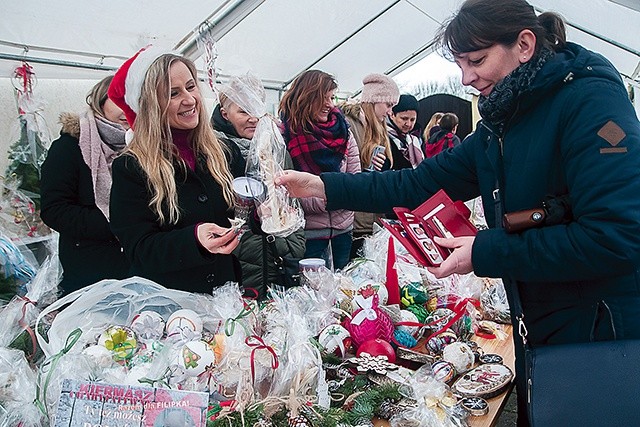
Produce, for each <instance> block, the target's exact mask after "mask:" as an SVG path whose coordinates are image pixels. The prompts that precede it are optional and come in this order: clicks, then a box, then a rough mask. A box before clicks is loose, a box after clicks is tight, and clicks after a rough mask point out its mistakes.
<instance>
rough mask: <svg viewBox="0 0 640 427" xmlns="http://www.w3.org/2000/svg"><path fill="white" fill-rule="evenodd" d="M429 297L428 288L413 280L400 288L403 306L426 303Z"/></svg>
mask: <svg viewBox="0 0 640 427" xmlns="http://www.w3.org/2000/svg"><path fill="white" fill-rule="evenodd" d="M428 299H429V294H428V292H427V289H426V288H425V287H424V286H423V285H422V284H421V283H417V282H411V283H409V284H408V285H406V286H403V287H402V288H401V289H400V302H401V303H402V306H403V307H408V306H410V305H413V304H417V305H424V304H425V303H426V302H427V300H428Z"/></svg>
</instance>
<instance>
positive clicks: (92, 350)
mask: <svg viewBox="0 0 640 427" xmlns="http://www.w3.org/2000/svg"><path fill="white" fill-rule="evenodd" d="M82 354H84V355H86V356H89V359H90V360H91V361H92V362H93V363H94V364H95V365H96V366H97V367H99V368H108V367H110V366H112V365H114V363H113V355H112V353H111V351H110V350H107V348H106V347H105V346H104V345H90V346H89V347H87V348H85V349H84V350H82Z"/></svg>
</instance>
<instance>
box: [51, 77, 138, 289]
mask: <svg viewBox="0 0 640 427" xmlns="http://www.w3.org/2000/svg"><path fill="white" fill-rule="evenodd" d="M112 78H113V76H109V77H107V78H105V79H103V80H102V81H100V82H99V83H98V84H97V85H96V86H94V87H93V89H92V90H91V92H90V93H89V95H88V96H87V103H88V104H89V107H90V109H89V110H88V111H87V112H86V113H83V114H81V115H76V114H69V113H64V114H62V115H61V116H60V122H61V123H62V131H61V132H60V138H58V139H57V140H55V141H54V142H53V144H52V145H51V148H50V149H49V153H48V155H47V159H46V160H45V161H44V163H43V165H42V180H41V181H42V184H41V185H42V190H41V198H42V211H41V217H42V220H43V221H44V222H45V224H47V225H48V226H49V227H51V228H52V229H54V230H56V231H57V232H58V233H60V240H59V257H60V262H61V264H62V268H63V276H62V282H61V283H60V287H61V288H62V289H63V291H64V292H66V293H68V292H72V291H74V290H76V289H80V288H82V287H84V286H87V285H90V284H92V283H95V282H97V281H100V280H102V279H122V278H125V277H127V275H128V272H129V263H128V262H127V260H126V258H125V256H124V253H123V252H122V248H121V247H120V243H118V240H117V239H116V237H115V236H114V235H113V233H112V232H111V229H110V228H109V220H108V215H109V191H110V188H111V174H110V171H109V168H110V165H111V162H112V161H113V159H114V157H115V156H116V155H117V154H118V153H119V152H120V151H121V150H122V149H123V148H124V146H125V143H124V135H125V127H126V129H128V128H129V125H128V124H127V121H126V119H125V118H124V114H123V113H122V110H121V109H120V108H118V107H117V106H116V105H115V104H114V103H113V102H112V101H110V100H109V99H108V98H107V89H108V88H109V83H111V79H112Z"/></svg>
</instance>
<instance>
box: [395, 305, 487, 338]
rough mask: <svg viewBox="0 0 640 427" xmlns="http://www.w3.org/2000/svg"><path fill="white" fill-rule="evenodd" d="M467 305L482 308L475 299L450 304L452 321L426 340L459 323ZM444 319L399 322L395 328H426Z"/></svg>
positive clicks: (485, 336)
mask: <svg viewBox="0 0 640 427" xmlns="http://www.w3.org/2000/svg"><path fill="white" fill-rule="evenodd" d="M467 303H471V304H473V306H474V307H476V308H479V307H480V301H478V300H477V299H475V298H465V299H463V300H458V302H457V303H455V304H454V305H453V306H451V304H448V306H449V307H451V308H450V309H451V311H453V312H454V313H455V314H454V315H453V316H452V317H451V319H449V321H448V322H447V323H446V324H445V325H444V326H443V327H442V328H440V329H438V330H437V331H435V332H434V333H432V334H431V335H429V337H428V338H427V339H426V340H425V343H426V342H429V340H430V339H431V338H433V337H435V336H436V335H439V334H441V333H442V332H444V331H446V330H447V329H449V327H450V326H451V325H453V324H454V323H455V322H456V321H458V319H460V318H461V317H462V316H464V315H465V314H466V313H467ZM443 319H445V317H441V318H440V319H436V320H434V321H432V322H429V323H419V322H397V323H395V324H394V325H395V326H417V327H424V326H432V325H435V324H438V323H440V322H441V321H442V320H443ZM476 335H478V336H481V337H482V338H489V336H488V335H487V334H484V336H482V335H479V334H477V333H476ZM491 338H495V336H491ZM393 341H394V342H395V343H396V344H398V342H397V341H395V338H394V339H393ZM398 345H399V346H400V347H402V346H401V345H400V344H398Z"/></svg>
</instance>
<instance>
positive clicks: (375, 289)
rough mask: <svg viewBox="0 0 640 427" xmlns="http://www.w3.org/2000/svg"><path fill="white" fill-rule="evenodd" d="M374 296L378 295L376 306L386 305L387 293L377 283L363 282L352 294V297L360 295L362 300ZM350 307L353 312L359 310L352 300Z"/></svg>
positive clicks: (381, 285)
mask: <svg viewBox="0 0 640 427" xmlns="http://www.w3.org/2000/svg"><path fill="white" fill-rule="evenodd" d="M374 294H378V305H387V301H388V299H389V291H388V290H387V288H386V287H385V286H384V285H383V284H382V283H377V282H374V281H373V280H364V281H363V282H362V283H360V285H359V286H358V289H356V291H355V292H354V296H355V295H362V296H363V297H364V298H369V297H371V296H373V295H374ZM351 306H352V309H353V311H355V310H357V309H358V308H359V306H358V304H357V303H356V302H355V301H353V300H352V301H351Z"/></svg>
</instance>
